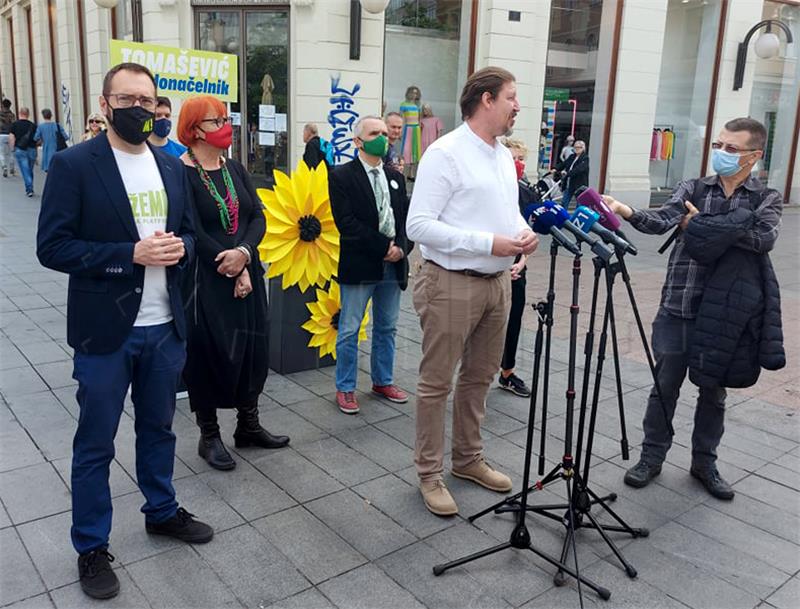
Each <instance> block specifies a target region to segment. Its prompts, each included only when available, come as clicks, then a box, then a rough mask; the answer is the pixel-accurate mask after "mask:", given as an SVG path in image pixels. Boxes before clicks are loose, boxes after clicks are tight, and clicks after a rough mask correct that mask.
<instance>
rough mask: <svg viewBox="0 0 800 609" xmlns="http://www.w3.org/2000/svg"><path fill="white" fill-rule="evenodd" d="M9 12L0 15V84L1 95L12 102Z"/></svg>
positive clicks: (12, 83) (12, 78)
mask: <svg viewBox="0 0 800 609" xmlns="http://www.w3.org/2000/svg"><path fill="white" fill-rule="evenodd" d="M10 16H11V11H10V10H6V11H3V12H2V13H0V82H2V83H3V91H2V93H3V95H4V96H5V97H6V98H8V99H10V100H12V101H13V100H14V74H13V69H12V67H11V39H10V37H9V35H8V18H9V17H10Z"/></svg>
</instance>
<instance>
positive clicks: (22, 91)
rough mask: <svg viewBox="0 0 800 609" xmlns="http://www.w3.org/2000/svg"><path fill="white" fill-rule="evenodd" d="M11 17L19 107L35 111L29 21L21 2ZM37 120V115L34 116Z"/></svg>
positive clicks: (13, 8) (17, 108)
mask: <svg viewBox="0 0 800 609" xmlns="http://www.w3.org/2000/svg"><path fill="white" fill-rule="evenodd" d="M11 18H12V19H13V20H14V21H13V28H14V59H16V72H15V74H14V78H15V80H16V83H17V94H18V95H19V97H18V98H17V107H16V108H15V109H14V111H15V112H16V111H18V110H19V109H20V108H28V109H29V110H30V111H31V113H33V86H32V85H33V80H32V78H31V68H32V67H33V66H31V60H30V55H29V53H28V21H27V15H26V14H25V9H24V8H23V7H22V6H21V5H20V4H15V5H13V6H12V7H11ZM32 118H34V120H35V117H32Z"/></svg>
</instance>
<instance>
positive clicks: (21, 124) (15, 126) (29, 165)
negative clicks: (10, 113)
mask: <svg viewBox="0 0 800 609" xmlns="http://www.w3.org/2000/svg"><path fill="white" fill-rule="evenodd" d="M30 115H31V113H30V110H28V109H27V108H20V109H19V119H17V120H16V121H14V122H13V123H12V124H11V129H10V130H9V138H8V146H9V148H10V149H11V150H12V151H13V152H14V158H15V159H16V161H17V167H19V172H20V173H21V174H22V181H23V182H24V183H25V194H26V195H27V196H28V197H32V196H33V167H34V165H35V164H36V141H35V139H34V135H35V134H36V124H35V123H33V122H32V121H31V120H29V117H30Z"/></svg>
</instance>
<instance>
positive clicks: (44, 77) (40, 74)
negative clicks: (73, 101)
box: [30, 0, 56, 122]
mask: <svg viewBox="0 0 800 609" xmlns="http://www.w3.org/2000/svg"><path fill="white" fill-rule="evenodd" d="M30 7H31V33H32V34H33V63H34V66H33V75H32V76H33V80H34V82H35V83H36V105H37V107H38V108H39V113H40V114H39V116H37V117H36V119H35V120H36V121H37V122H38V121H40V120H41V111H42V110H43V109H44V108H49V109H50V110H52V111H53V120H55V118H56V109H55V102H56V100H55V99H53V64H52V61H50V36H49V33H48V28H49V23H48V21H49V17H48V11H47V0H32V1H31V4H30Z"/></svg>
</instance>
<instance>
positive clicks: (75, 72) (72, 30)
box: [56, 2, 86, 142]
mask: <svg viewBox="0 0 800 609" xmlns="http://www.w3.org/2000/svg"><path fill="white" fill-rule="evenodd" d="M56 12H57V15H56V26H57V31H56V57H57V60H58V61H59V72H60V78H61V82H60V83H58V92H59V95H61V91H62V85H63V86H65V87H66V90H67V93H68V94H69V109H70V114H71V117H72V119H71V120H72V132H71V133H70V135H71V136H72V141H73V142H79V141H80V138H81V135H82V134H83V129H84V127H85V126H86V117H85V116H84V115H83V83H82V80H81V55H80V46H79V44H80V43H79V41H78V32H79V29H78V21H77V20H78V18H79V15H78V11H77V5H76V3H74V2H58V3H56ZM59 103H61V99H60V98H59ZM61 110H62V113H63V111H64V108H63V106H62V108H61ZM62 120H63V121H64V122H66V118H65V117H64V115H63V114H62ZM64 128H65V129H66V128H68V127H67V125H66V124H65V125H64Z"/></svg>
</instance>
